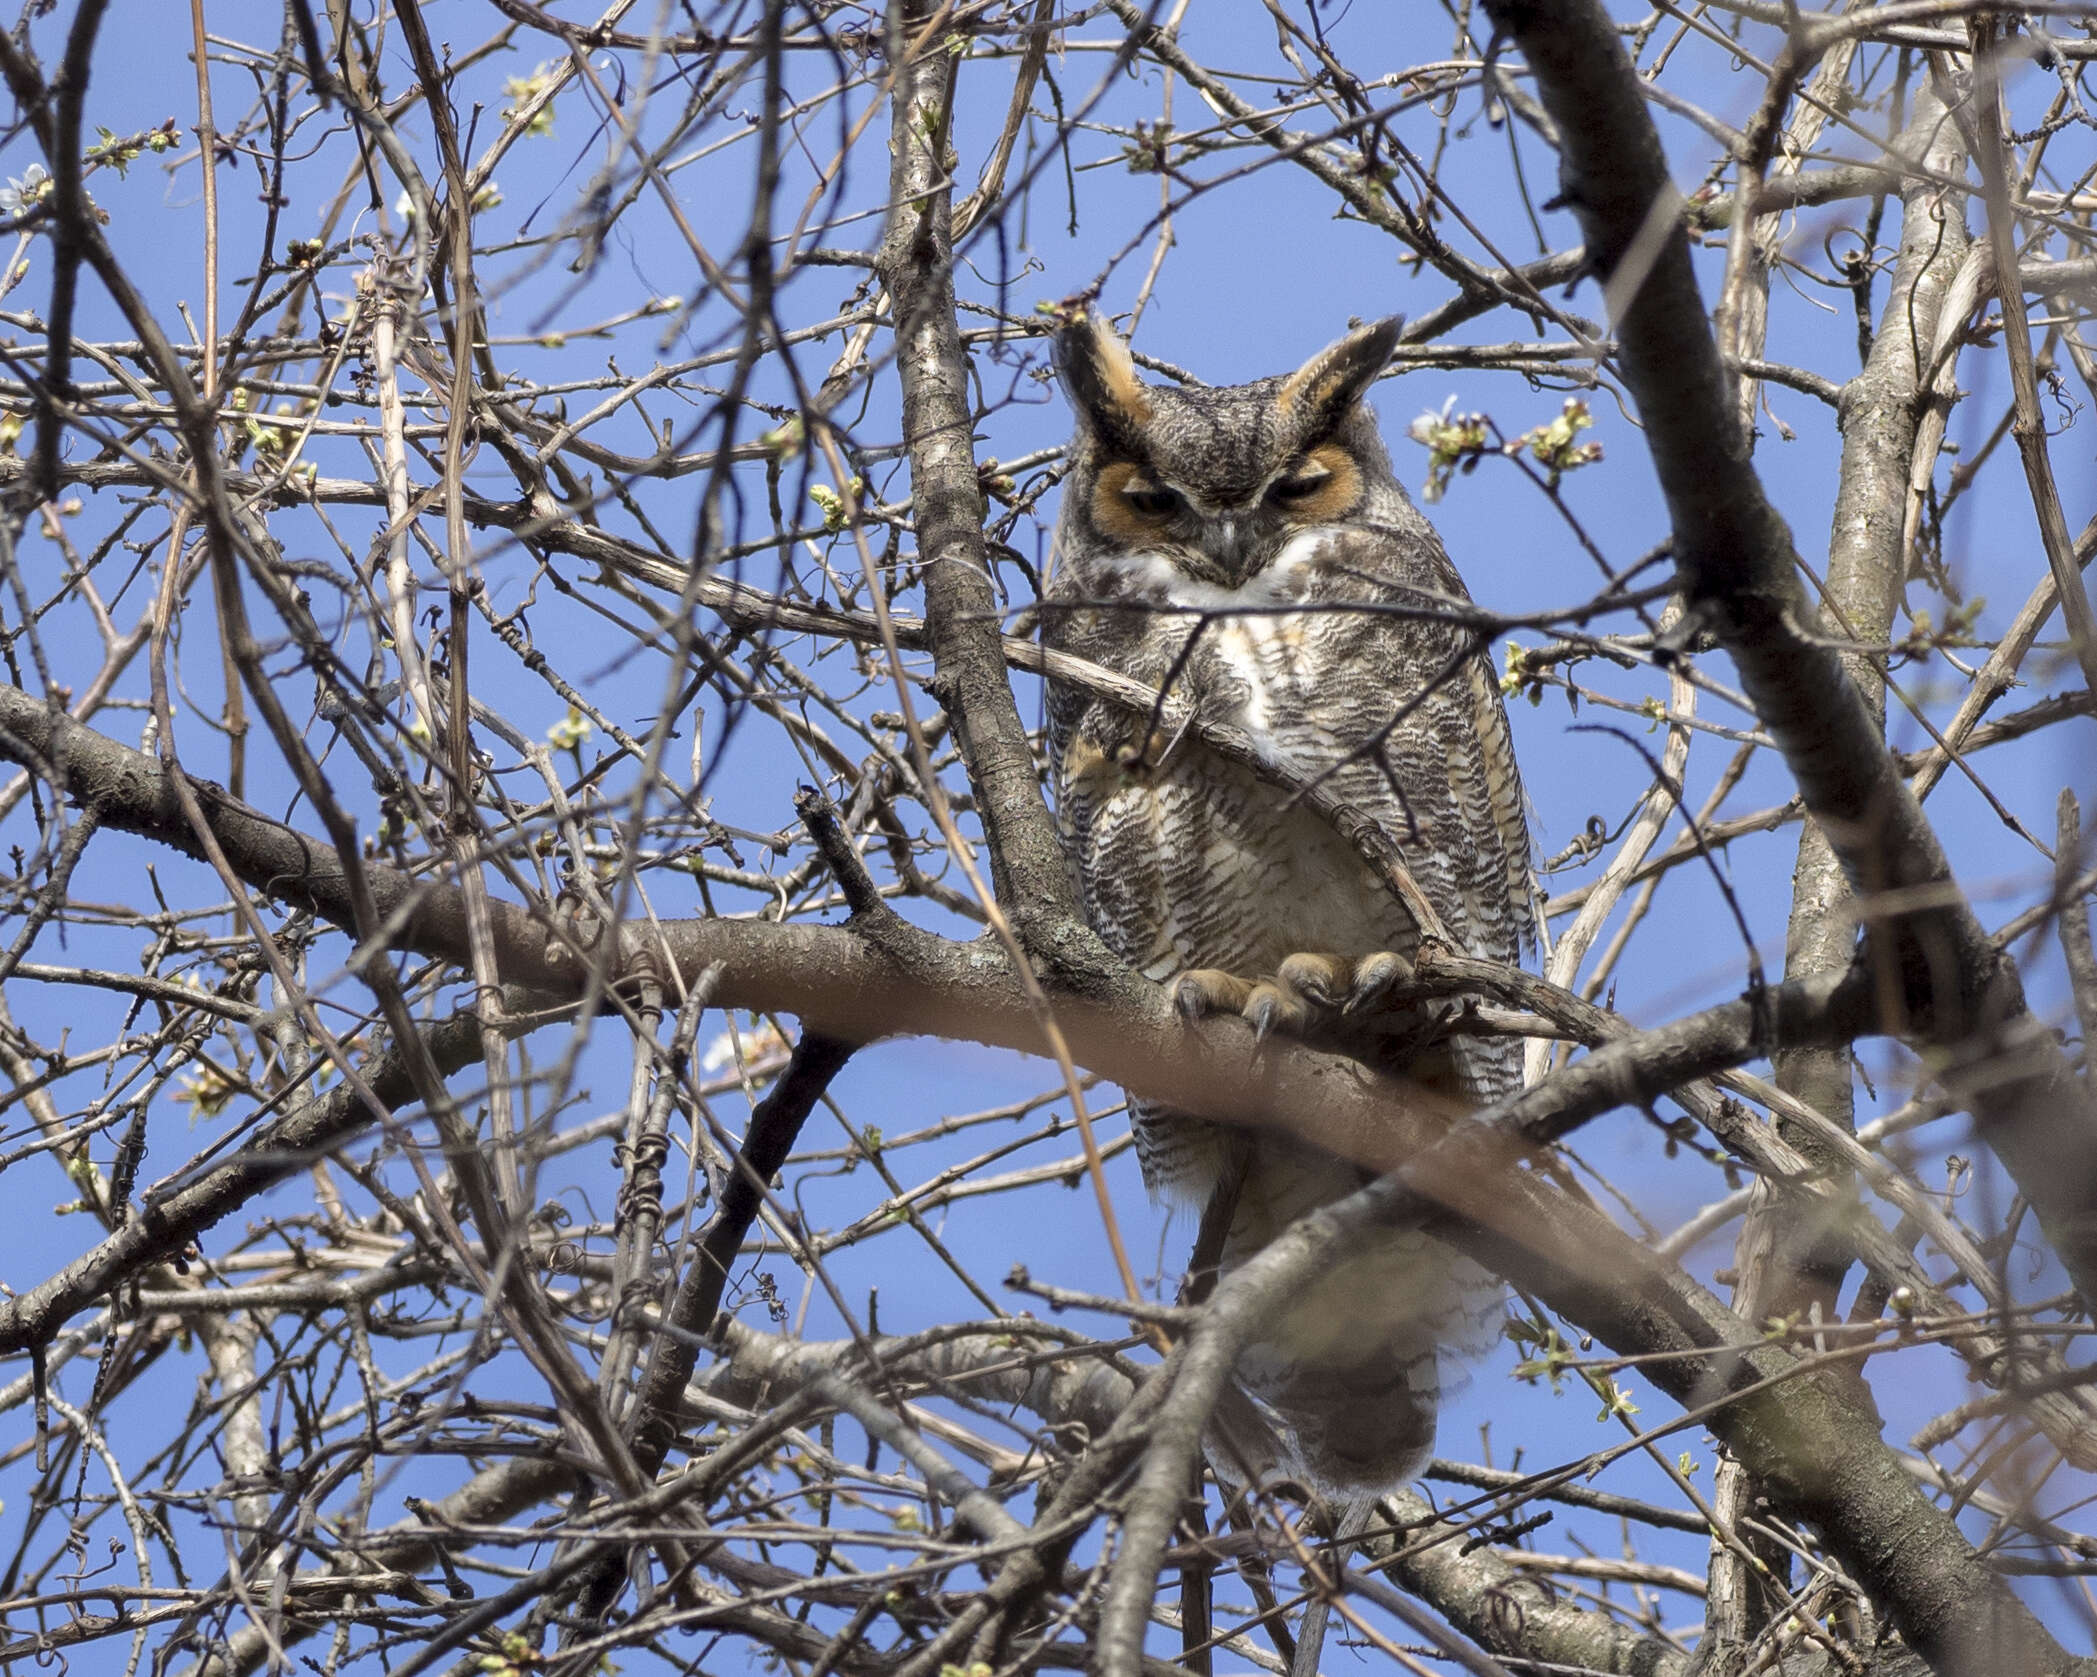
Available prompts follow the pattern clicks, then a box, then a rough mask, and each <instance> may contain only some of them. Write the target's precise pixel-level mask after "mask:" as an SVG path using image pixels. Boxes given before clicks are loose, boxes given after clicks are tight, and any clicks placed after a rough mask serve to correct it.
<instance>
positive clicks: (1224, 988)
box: [1172, 967, 1252, 1025]
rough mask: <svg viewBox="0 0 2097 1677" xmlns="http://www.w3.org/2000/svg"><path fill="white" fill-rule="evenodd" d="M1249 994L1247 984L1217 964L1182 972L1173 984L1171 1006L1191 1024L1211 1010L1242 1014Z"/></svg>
mask: <svg viewBox="0 0 2097 1677" xmlns="http://www.w3.org/2000/svg"><path fill="white" fill-rule="evenodd" d="M1251 997H1252V986H1251V985H1250V984H1248V983H1247V982H1246V981H1245V980H1244V979H1242V978H1239V977H1237V976H1236V975H1235V974H1233V973H1227V972H1224V971H1222V970H1221V969H1219V968H1216V967H1196V968H1194V969H1193V970H1192V971H1190V972H1183V973H1181V974H1180V977H1179V982H1178V983H1176V984H1175V985H1173V987H1172V1005H1173V1009H1174V1011H1175V1012H1177V1013H1178V1014H1179V1016H1180V1017H1181V1018H1182V1019H1184V1020H1185V1021H1186V1022H1187V1023H1188V1024H1190V1025H1193V1024H1197V1023H1199V1022H1200V1021H1201V1020H1203V1019H1206V1018H1208V1017H1209V1015H1210V1014H1212V1013H1243V1012H1244V1011H1245V1008H1246V1005H1247V1003H1248V1002H1249V1001H1250V1000H1251Z"/></svg>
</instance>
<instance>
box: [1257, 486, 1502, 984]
mask: <svg viewBox="0 0 2097 1677" xmlns="http://www.w3.org/2000/svg"><path fill="white" fill-rule="evenodd" d="M1328 575H1329V576H1331V577H1332V578H1334V579H1335V580H1334V582H1333V583H1332V584H1331V585H1330V586H1328V587H1325V588H1321V589H1319V590H1317V591H1316V594H1317V595H1318V596H1322V597H1317V598H1316V599H1315V603H1316V605H1317V607H1318V614H1317V615H1316V616H1315V617H1314V618H1313V619H1312V620H1311V624H1310V627H1309V629H1308V631H1307V636H1308V638H1309V639H1310V640H1311V641H1312V642H1313V643H1316V642H1318V641H1320V640H1322V641H1324V642H1325V645H1324V646H1323V648H1322V650H1319V651H1316V652H1314V653H1313V654H1312V655H1310V656H1307V657H1306V658H1305V660H1304V668H1305V670H1306V671H1307V672H1309V673H1310V675H1311V676H1312V677H1313V678H1314V679H1315V686H1314V687H1307V688H1306V690H1305V691H1304V692H1303V693H1302V694H1301V695H1300V698H1299V702H1298V703H1297V704H1295V705H1293V706H1291V707H1289V709H1288V713H1287V715H1286V717H1285V719H1284V732H1285V737H1284V739H1283V740H1282V742H1281V743H1282V744H1283V745H1284V747H1285V749H1287V750H1288V751H1289V753H1290V755H1291V756H1293V757H1295V758H1296V759H1297V761H1298V762H1300V763H1303V764H1305V765H1307V766H1311V767H1314V768H1315V767H1317V766H1319V765H1321V764H1331V763H1334V762H1335V760H1336V759H1337V760H1338V765H1339V766H1338V767H1336V768H1335V769H1333V771H1332V776H1331V778H1332V781H1333V784H1334V789H1335V790H1336V791H1337V793H1338V794H1339V795H1340V796H1341V797H1343V798H1345V799H1346V800H1347V801H1348V802H1349V803H1352V804H1354V805H1355V806H1356V807H1357V808H1359V809H1361V810H1363V811H1364V812H1365V813H1366V814H1369V815H1371V816H1373V817H1374V818H1375V819H1376V820H1377V822H1378V823H1379V824H1380V825H1381V826H1382V827H1383V828H1384V830H1385V831H1386V832H1388V833H1389V834H1390V835H1391V837H1392V838H1393V839H1394V840H1395V841H1396V842H1397V844H1398V847H1399V849H1400V851H1401V852H1402V854H1403V855H1404V857H1405V860H1406V864H1407V866H1408V867H1409V868H1410V869H1411V870H1412V872H1413V874H1414V876H1415V878H1416V879H1417V880H1418V881H1419V883H1420V886H1421V889H1422V890H1423V891H1424V892H1425V893H1426V895H1427V898H1428V900H1429V901H1430V902H1432V903H1433V904H1434V907H1435V910H1436V912H1437V913H1439V914H1440V915H1441V916H1442V918H1443V921H1444V923H1445V924H1446V925H1447V927H1448V929H1449V932H1450V935H1451V936H1452V937H1454V938H1455V939H1456V940H1457V941H1458V943H1460V944H1461V945H1462V947H1463V950H1464V952H1465V953H1467V954H1472V955H1477V956H1480V957H1482V958H1484V959H1488V960H1495V961H1508V962H1513V961H1517V960H1519V959H1520V958H1521V955H1522V952H1523V949H1524V948H1525V947H1526V946H1527V945H1528V944H1529V943H1530V941H1531V938H1532V936H1533V927H1534V909H1533V898H1532V893H1531V889H1530V838H1529V820H1528V808H1527V803H1526V800H1525V799H1524V797H1523V794H1522V781H1521V774H1520V771H1519V770H1518V769H1517V767H1516V765H1515V756H1514V741H1513V737H1512V735H1511V734H1510V732H1509V730H1508V725H1507V713H1506V710H1505V708H1504V706H1503V705H1502V704H1501V699H1500V688H1499V682H1498V681H1497V679H1496V678H1495V676H1494V673H1493V669H1492V665H1491V664H1490V663H1489V662H1488V660H1487V658H1486V656H1485V655H1484V653H1483V652H1478V651H1473V650H1471V649H1470V647H1469V639H1468V633H1467V631H1465V630H1463V629H1461V628H1459V627H1457V626H1455V625H1453V624H1449V623H1440V622H1436V621H1434V620H1433V619H1432V618H1431V617H1426V618H1423V617H1418V616H1409V615H1376V614H1373V613H1365V612H1362V611H1360V610H1350V609H1349V608H1350V607H1360V606H1372V607H1373V606H1376V605H1380V604H1382V605H1402V606H1421V605H1426V606H1428V607H1430V608H1431V607H1432V605H1433V603H1434V602H1435V601H1436V600H1437V599H1440V600H1445V601H1447V600H1463V599H1465V598H1466V596H1465V594H1464V591H1463V585H1462V583H1461V582H1459V581H1458V580H1457V577H1456V573H1455V571H1454V570H1453V569H1452V568H1451V567H1450V565H1449V562H1448V559H1447V558H1446V556H1444V555H1443V553H1442V551H1441V546H1440V543H1439V542H1438V541H1436V540H1435V539H1434V537H1433V535H1432V533H1431V532H1429V531H1427V529H1426V526H1425V525H1424V523H1422V525H1421V526H1420V528H1419V530H1418V531H1417V532H1415V531H1412V530H1398V529H1387V528H1384V527H1376V528H1366V529H1358V530H1350V531H1347V532H1344V533H1343V534H1341V535H1340V536H1338V537H1336V538H1335V540H1334V543H1333V553H1332V559H1331V564H1330V567H1329V570H1328Z"/></svg>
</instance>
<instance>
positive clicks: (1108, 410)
mask: <svg viewBox="0 0 2097 1677" xmlns="http://www.w3.org/2000/svg"><path fill="white" fill-rule="evenodd" d="M1056 374H1057V376H1058V377H1059V378H1060V379H1061V380H1062V381H1063V389H1064V392H1065V393H1066V394H1067V395H1068V396H1069V397H1070V405H1071V406H1072V407H1074V408H1076V409H1077V411H1078V417H1079V418H1080V419H1082V420H1083V421H1084V422H1085V425H1086V427H1087V428H1088V429H1089V430H1090V431H1091V432H1092V434H1093V435H1094V436H1096V437H1098V438H1099V439H1100V440H1101V441H1103V442H1105V443H1106V444H1107V445H1108V446H1109V447H1110V448H1113V449H1115V450H1116V451H1118V452H1131V451H1132V445H1133V443H1134V441H1135V439H1136V437H1137V436H1138V435H1139V434H1140V433H1141V432H1142V430H1143V427H1144V426H1146V425H1148V424H1149V423H1150V417H1151V405H1150V392H1149V391H1147V390H1146V389H1145V388H1144V386H1143V381H1142V380H1141V379H1140V378H1138V377H1137V376H1136V363H1135V361H1134V360H1133V359H1132V358H1131V357H1130V355H1129V346H1128V345H1127V344H1126V343H1124V342H1123V341H1122V338H1121V334H1120V333H1119V332H1117V331H1115V330H1114V328H1113V327H1111V326H1109V325H1108V324H1107V322H1106V321H1105V320H1104V319H1102V318H1101V317H1100V316H1099V315H1097V314H1094V313H1093V312H1092V311H1091V310H1090V309H1087V310H1086V311H1085V313H1084V315H1083V316H1082V317H1080V318H1079V319H1077V320H1073V321H1072V322H1071V323H1070V324H1069V325H1068V326H1065V327H1064V328H1063V329H1062V330H1061V331H1059V332H1057V334H1056Z"/></svg>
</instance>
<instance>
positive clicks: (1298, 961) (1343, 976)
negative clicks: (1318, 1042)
mask: <svg viewBox="0 0 2097 1677" xmlns="http://www.w3.org/2000/svg"><path fill="white" fill-rule="evenodd" d="M1353 966H1354V963H1353V962H1352V961H1350V960H1348V959H1347V957H1346V956H1344V955H1309V954H1304V955H1291V956H1290V957H1289V958H1288V959H1287V960H1285V961H1284V962H1282V964H1281V965H1280V967H1278V968H1277V969H1276V970H1275V974H1274V982H1275V985H1276V986H1277V987H1278V988H1280V989H1282V990H1286V991H1288V992H1289V993H1291V994H1292V995H1295V996H1298V997H1301V998H1302V1001H1303V1003H1304V1005H1305V1011H1306V1012H1307V1013H1309V1012H1315V1013H1319V1014H1326V1013H1332V1012H1335V1011H1337V1010H1338V1008H1339V1007H1340V1005H1341V1002H1342V999H1343V998H1344V997H1345V996H1346V995H1347V993H1348V975H1349V973H1350V972H1351V971H1352V970H1353Z"/></svg>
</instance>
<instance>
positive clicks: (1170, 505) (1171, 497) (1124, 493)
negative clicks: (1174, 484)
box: [1121, 477, 1186, 520]
mask: <svg viewBox="0 0 2097 1677" xmlns="http://www.w3.org/2000/svg"><path fill="white" fill-rule="evenodd" d="M1121 498H1122V499H1123V500H1124V501H1126V502H1128V504H1129V506H1130V508H1131V509H1132V510H1134V511H1135V512H1138V513H1140V514H1142V516H1143V517H1145V518H1153V519H1159V520H1163V519H1167V518H1170V517H1171V516H1172V515H1173V514H1174V513H1176V512H1178V511H1179V510H1180V508H1181V507H1182V506H1184V505H1185V504H1186V503H1185V502H1184V501H1183V500H1182V499H1181V498H1180V492H1179V491H1178V490H1177V489H1166V488H1164V487H1162V486H1161V485H1159V484H1155V483H1150V482H1147V481H1146V480H1145V479H1143V478H1140V477H1132V478H1130V479H1129V481H1128V482H1127V483H1125V484H1123V485H1122V488H1121Z"/></svg>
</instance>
